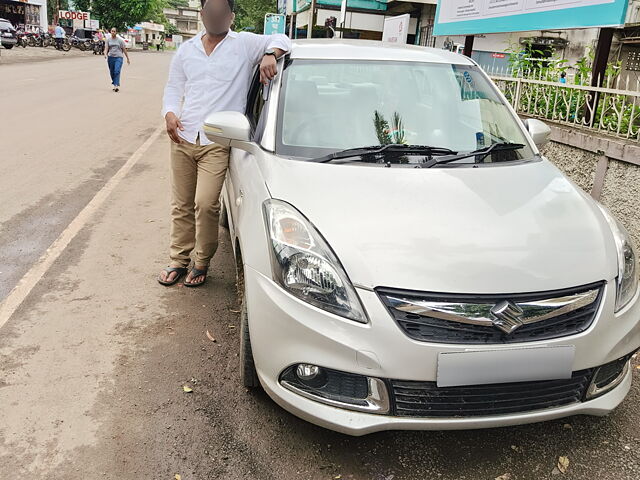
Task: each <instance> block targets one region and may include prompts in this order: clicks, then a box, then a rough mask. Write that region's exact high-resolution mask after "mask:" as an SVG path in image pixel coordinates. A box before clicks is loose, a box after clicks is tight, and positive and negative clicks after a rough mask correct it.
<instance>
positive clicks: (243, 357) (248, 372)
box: [240, 291, 260, 389]
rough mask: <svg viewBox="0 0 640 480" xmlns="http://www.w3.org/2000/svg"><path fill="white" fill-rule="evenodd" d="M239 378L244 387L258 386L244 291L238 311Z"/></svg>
mask: <svg viewBox="0 0 640 480" xmlns="http://www.w3.org/2000/svg"><path fill="white" fill-rule="evenodd" d="M240 379H241V380H242V384H243V385H244V386H245V387H246V388H250V389H254V388H258V387H260V380H258V374H257V373H256V365H255V363H254V361H253V352H252V351H251V337H250V335H249V315H248V314H247V292H246V291H244V293H243V296H242V311H241V313H240Z"/></svg>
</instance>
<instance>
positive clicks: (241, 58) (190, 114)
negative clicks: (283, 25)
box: [162, 31, 291, 145]
mask: <svg viewBox="0 0 640 480" xmlns="http://www.w3.org/2000/svg"><path fill="white" fill-rule="evenodd" d="M204 33H205V32H204V31H202V32H200V33H199V34H198V35H196V36H195V37H194V38H192V39H190V40H188V41H186V42H185V43H183V44H182V46H181V47H180V49H179V50H178V51H177V52H176V54H175V55H174V57H173V60H172V61H171V68H170V70H169V80H168V81H167V85H166V87H165V89H164V99H163V108H162V116H163V117H164V116H165V115H166V114H167V113H168V112H173V113H175V114H176V115H177V116H178V118H180V121H181V122H182V126H183V127H184V130H183V131H180V130H178V133H179V134H180V136H181V137H182V138H183V139H184V140H186V141H187V142H189V143H196V139H197V138H198V135H200V144H201V145H209V144H211V143H212V142H211V141H210V140H209V139H208V138H207V137H206V136H205V134H204V131H203V130H202V126H203V125H204V120H205V118H206V116H207V115H208V114H210V113H211V112H223V111H235V112H242V113H244V112H245V108H246V103H247V94H248V93H249V86H250V83H251V73H252V71H253V67H254V66H255V65H257V64H258V63H260V61H261V60H262V57H263V56H264V52H265V51H267V50H268V49H270V48H279V49H281V50H284V51H289V50H290V49H291V41H290V40H289V37H287V36H286V35H282V34H277V35H256V34H255V33H249V32H233V31H229V33H228V34H227V36H226V37H225V38H224V39H223V40H222V41H221V42H220V43H219V44H218V45H216V47H215V49H214V50H213V52H211V55H209V56H207V54H206V52H205V50H204V45H203V44H202V36H203V35H204Z"/></svg>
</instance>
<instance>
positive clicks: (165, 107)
mask: <svg viewBox="0 0 640 480" xmlns="http://www.w3.org/2000/svg"><path fill="white" fill-rule="evenodd" d="M186 82H187V77H186V75H185V74H184V69H183V67H182V56H181V55H180V50H178V52H176V54H175V55H174V56H173V59H172V60H171V67H170V68H169V79H168V80H167V85H166V86H165V87H164V96H163V99H162V116H163V117H164V119H165V122H166V124H167V134H168V135H169V138H171V140H172V141H173V142H174V143H180V135H178V130H184V128H183V127H182V123H181V122H180V118H179V116H180V110H181V107H180V104H181V102H182V98H183V97H184V87H185V84H186Z"/></svg>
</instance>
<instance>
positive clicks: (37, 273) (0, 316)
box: [0, 125, 164, 328]
mask: <svg viewBox="0 0 640 480" xmlns="http://www.w3.org/2000/svg"><path fill="white" fill-rule="evenodd" d="M163 131H164V125H161V126H160V127H158V129H157V130H156V131H155V132H153V133H152V134H151V136H150V137H149V138H147V140H146V141H145V142H144V143H143V144H142V145H141V146H140V148H138V150H136V151H135V152H134V153H133V155H131V157H129V159H128V160H127V161H126V163H125V164H124V165H123V166H122V167H120V170H118V171H117V172H116V173H115V175H114V176H113V177H111V178H110V179H109V181H108V182H107V183H106V184H105V185H104V186H103V187H102V188H101V189H100V190H99V191H98V193H96V194H95V196H94V197H93V198H92V199H91V201H90V202H89V203H87V205H86V206H85V207H84V208H83V209H82V211H81V212H80V213H79V214H78V216H77V217H76V218H74V219H73V220H72V221H71V223H70V224H69V225H68V226H67V228H65V229H64V231H63V232H62V233H61V234H60V236H59V237H58V238H57V239H56V240H55V241H54V242H53V243H52V244H51V246H50V247H49V248H48V249H47V251H46V252H44V254H43V255H42V256H41V257H40V258H39V259H38V261H37V262H36V263H35V264H34V265H33V266H32V267H31V269H29V271H28V272H27V273H25V275H24V276H23V277H22V278H21V279H20V281H19V282H18V284H17V285H16V286H15V287H14V288H13V290H11V292H9V295H7V298H5V299H4V301H3V302H2V303H1V304H0V328H2V327H3V326H4V324H6V323H7V321H8V320H9V319H10V318H11V316H12V315H13V314H14V313H15V311H16V310H17V309H18V307H19V306H20V305H21V304H22V302H23V301H24V299H25V298H27V295H29V293H30V292H31V290H33V288H34V287H35V286H36V285H37V284H38V282H39V281H40V279H41V278H42V277H43V276H44V275H45V273H47V270H49V268H51V265H53V263H54V262H55V261H56V260H57V259H58V257H60V255H61V254H62V252H64V250H65V248H67V246H68V245H69V243H71V241H72V240H73V239H74V238H75V236H76V235H77V234H78V233H79V232H80V230H82V228H83V227H84V226H85V225H86V224H87V222H88V221H89V220H90V219H91V217H92V216H93V214H94V213H95V212H96V211H97V210H98V209H99V208H100V207H101V206H102V204H103V203H104V202H105V200H106V199H107V198H108V197H109V195H110V194H111V192H113V190H114V189H115V188H116V187H117V186H118V184H119V183H120V182H121V181H122V179H123V178H124V177H125V176H126V175H127V173H129V171H130V170H131V168H133V166H134V165H135V164H136V163H137V162H138V160H140V158H142V156H143V155H144V154H145V152H146V151H147V150H149V147H151V145H152V144H153V142H155V141H156V140H157V139H158V137H159V136H160V134H161V133H162V132H163Z"/></svg>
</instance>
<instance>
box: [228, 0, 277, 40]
mask: <svg viewBox="0 0 640 480" xmlns="http://www.w3.org/2000/svg"><path fill="white" fill-rule="evenodd" d="M277 11H278V6H277V3H276V0H236V21H235V22H234V25H235V29H236V30H244V29H247V30H251V31H253V32H255V33H263V32H264V16H265V14H267V13H276V12H277Z"/></svg>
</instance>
